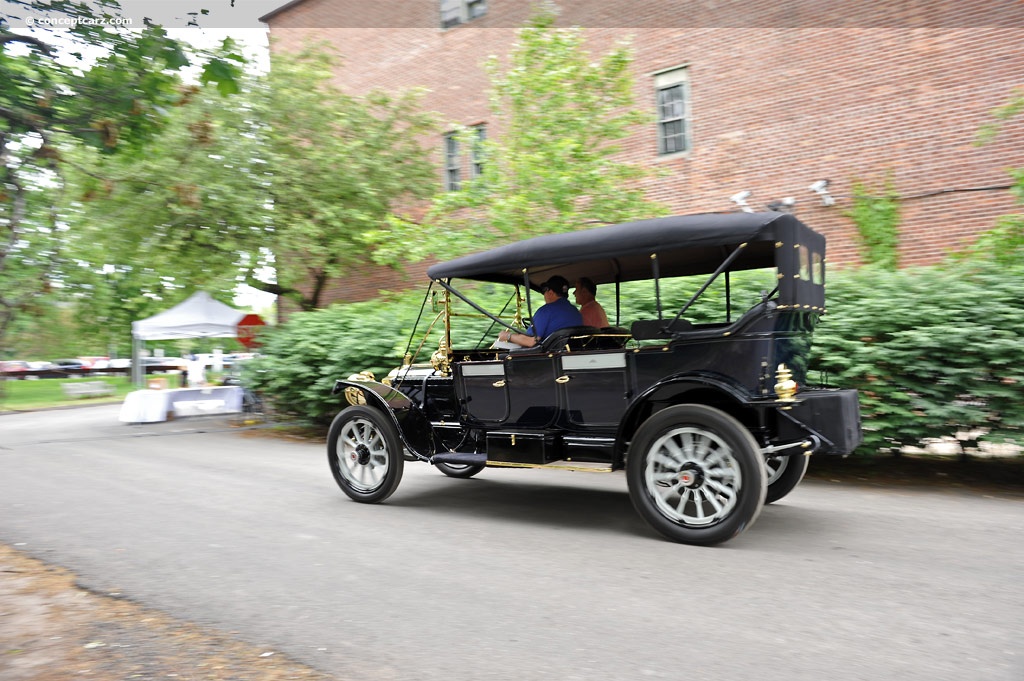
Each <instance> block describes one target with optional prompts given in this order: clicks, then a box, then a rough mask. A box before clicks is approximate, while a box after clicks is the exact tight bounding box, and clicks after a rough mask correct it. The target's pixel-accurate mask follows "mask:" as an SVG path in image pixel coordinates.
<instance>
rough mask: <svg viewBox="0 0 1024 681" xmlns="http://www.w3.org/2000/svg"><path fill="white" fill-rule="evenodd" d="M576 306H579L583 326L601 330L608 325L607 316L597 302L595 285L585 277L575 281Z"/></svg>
mask: <svg viewBox="0 0 1024 681" xmlns="http://www.w3.org/2000/svg"><path fill="white" fill-rule="evenodd" d="M575 294H576V304H577V305H579V306H580V314H581V315H583V325H584V326H594V327H597V328H598V329H603V328H605V327H606V326H610V325H609V324H608V315H607V314H605V311H604V308H603V307H601V303H599V302H597V300H596V296H597V284H595V283H594V282H593V281H591V280H590V279H588V278H587V277H580V278H579V279H577V280H576V290H575Z"/></svg>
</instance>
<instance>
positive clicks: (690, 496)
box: [626, 404, 767, 545]
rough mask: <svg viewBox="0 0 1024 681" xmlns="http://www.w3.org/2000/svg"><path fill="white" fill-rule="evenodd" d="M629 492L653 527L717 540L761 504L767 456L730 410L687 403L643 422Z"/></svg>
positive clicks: (682, 538)
mask: <svg viewBox="0 0 1024 681" xmlns="http://www.w3.org/2000/svg"><path fill="white" fill-rule="evenodd" d="M626 480H627V482H628V485H629V496H630V499H631V500H632V502H633V505H634V506H635V507H636V509H637V511H638V512H639V513H640V515H641V516H642V517H643V518H644V520H646V521H647V522H648V523H649V524H650V525H651V527H653V528H654V529H655V530H657V531H658V532H660V533H661V534H663V535H664V536H666V537H668V538H669V539H671V540H673V541H677V542H682V543H684V544H700V545H710V544H718V543H721V542H723V541H726V540H727V539H730V538H732V537H735V536H736V535H737V534H739V533H740V532H743V531H744V530H745V529H746V528H748V527H750V526H751V525H752V524H753V523H754V521H755V520H756V519H757V516H758V514H759V513H760V512H761V508H762V507H763V506H764V499H765V489H766V487H767V484H766V478H765V468H764V459H763V457H762V455H761V453H760V449H759V448H758V446H757V443H756V442H755V441H754V438H753V436H751V435H750V433H749V432H748V431H747V429H746V428H744V427H743V425H742V424H741V423H740V422H739V421H737V420H736V419H735V418H733V417H732V416H730V415H728V414H726V413H725V412H722V411H720V410H718V409H714V408H712V407H707V406H704V405H698V404H685V405H678V406H674V407H668V408H667V409H663V410H662V411H659V412H658V413H656V414H655V415H654V416H652V417H651V418H649V419H648V420H647V421H645V422H644V424H643V425H641V426H640V429H639V430H638V431H637V433H636V436H635V437H634V438H633V441H632V443H631V444H630V447H629V458H628V461H627V462H626Z"/></svg>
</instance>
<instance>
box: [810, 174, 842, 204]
mask: <svg viewBox="0 0 1024 681" xmlns="http://www.w3.org/2000/svg"><path fill="white" fill-rule="evenodd" d="M807 189H808V190H810V191H812V192H814V193H815V194H817V195H818V196H820V197H821V205H823V206H834V205H835V203H836V200H835V198H834V197H833V196H832V195H831V194H829V193H828V180H818V181H817V182H815V183H813V184H811V186H810V187H808V188H807Z"/></svg>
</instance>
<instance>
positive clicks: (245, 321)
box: [238, 314, 266, 350]
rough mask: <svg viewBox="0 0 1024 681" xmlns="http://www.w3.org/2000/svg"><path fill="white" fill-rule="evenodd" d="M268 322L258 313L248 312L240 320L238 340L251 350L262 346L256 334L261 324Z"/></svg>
mask: <svg viewBox="0 0 1024 681" xmlns="http://www.w3.org/2000/svg"><path fill="white" fill-rule="evenodd" d="M265 325H266V323H265V322H264V321H263V318H262V317H260V316H259V315H258V314H247V315H245V316H244V317H242V319H241V320H240V321H239V322H238V342H239V343H241V344H242V345H244V346H245V347H246V348H248V349H249V350H252V349H253V348H258V347H259V346H260V342H259V340H257V338H256V336H257V334H258V332H259V328H260V327H261V326H265Z"/></svg>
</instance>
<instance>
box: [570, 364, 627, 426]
mask: <svg viewBox="0 0 1024 681" xmlns="http://www.w3.org/2000/svg"><path fill="white" fill-rule="evenodd" d="M630 354H631V353H626V352H593V353H569V354H565V355H561V356H560V357H558V358H557V360H558V363H559V369H560V371H559V372H558V376H557V377H556V378H555V382H556V384H557V385H558V387H559V391H560V392H561V398H562V403H563V404H564V405H565V413H566V420H567V421H568V422H569V423H570V424H571V425H573V426H582V427H587V426H599V427H600V426H616V425H618V423H619V420H620V419H621V418H622V415H623V414H624V413H625V411H626V407H627V406H628V405H629V399H630V396H631V389H630V387H631V385H632V381H631V380H630V377H629V366H630Z"/></svg>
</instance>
